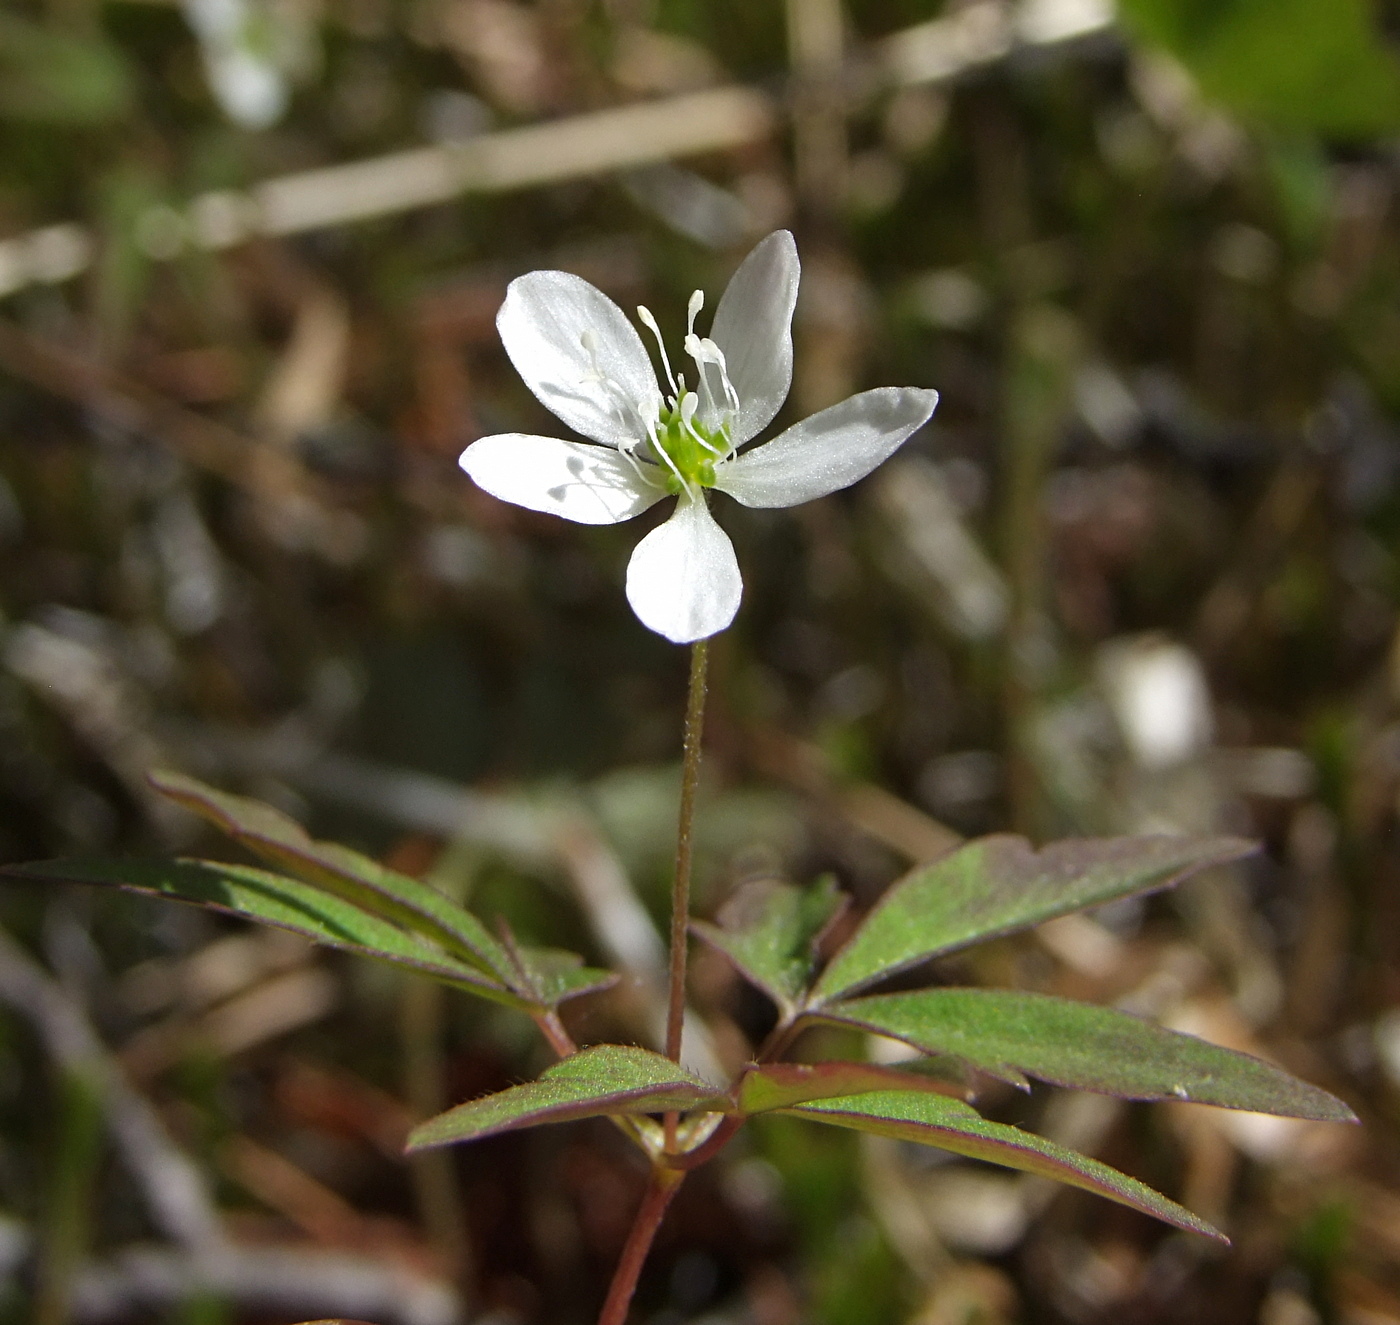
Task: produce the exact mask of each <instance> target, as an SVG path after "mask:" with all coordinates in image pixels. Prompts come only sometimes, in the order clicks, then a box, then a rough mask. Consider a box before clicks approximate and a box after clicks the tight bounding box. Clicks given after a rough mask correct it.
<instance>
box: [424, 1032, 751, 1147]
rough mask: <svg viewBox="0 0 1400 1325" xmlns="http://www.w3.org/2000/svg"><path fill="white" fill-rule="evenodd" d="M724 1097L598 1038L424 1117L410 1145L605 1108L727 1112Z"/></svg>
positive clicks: (653, 1057)
mask: <svg viewBox="0 0 1400 1325" xmlns="http://www.w3.org/2000/svg"><path fill="white" fill-rule="evenodd" d="M733 1108H734V1104H733V1102H732V1101H731V1100H730V1099H729V1097H728V1096H727V1095H726V1094H725V1093H724V1092H723V1091H720V1090H717V1089H716V1088H715V1087H713V1086H710V1085H708V1084H706V1083H705V1082H704V1081H702V1080H701V1079H700V1078H699V1077H697V1076H695V1075H694V1074H693V1073H690V1072H687V1071H686V1070H685V1069H684V1068H683V1067H681V1066H679V1065H678V1064H676V1063H674V1062H672V1061H671V1059H669V1058H665V1057H663V1056H662V1055H661V1054H657V1053H652V1052H651V1050H649V1049H635V1048H631V1047H629V1046H627V1045H620V1044H600V1045H595V1046H594V1047H593V1048H591V1049H584V1050H582V1051H581V1052H579V1053H576V1054H573V1055H571V1056H570V1057H568V1058H565V1059H563V1060H562V1061H561V1062H558V1063H555V1064H554V1066H553V1067H551V1068H549V1069H547V1070H546V1071H545V1073H544V1075H543V1076H541V1077H540V1079H539V1080H538V1081H531V1082H529V1083H528V1084H526V1085H523V1086H512V1087H511V1088H510V1089H509V1090H502V1091H498V1092H497V1093H496V1094H494V1095H487V1096H485V1097H483V1098H482V1099H479V1100H472V1101H470V1102H469V1103H467V1104H459V1105H458V1106H457V1107H456V1108H455V1109H449V1110H448V1111H447V1112H446V1113H441V1114H439V1115H438V1116H437V1117H436V1118H430V1119H429V1120H428V1121H427V1122H425V1123H421V1124H419V1126H417V1127H415V1128H414V1129H413V1131H412V1132H410V1133H409V1137H408V1145H407V1146H406V1147H405V1149H407V1150H409V1151H415V1150H427V1149H428V1148H429V1147H432V1146H445V1145H451V1144H453V1143H454V1142H457V1141H476V1140H479V1139H480V1138H481V1137H484V1136H495V1135H496V1134H497V1133H499V1132H511V1131H515V1130H516V1129H518V1128H521V1127H536V1126H538V1125H540V1124H541V1123H562V1122H569V1121H570V1120H572V1119H575V1118H596V1117H601V1116H603V1115H607V1114H639V1113H665V1112H668V1111H671V1110H674V1111H676V1112H681V1113H684V1112H688V1111H690V1110H694V1109H703V1110H705V1111H706V1112H709V1113H729V1112H732V1111H733Z"/></svg>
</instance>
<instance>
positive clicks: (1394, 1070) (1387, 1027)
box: [1371, 1008, 1400, 1088]
mask: <svg viewBox="0 0 1400 1325" xmlns="http://www.w3.org/2000/svg"><path fill="white" fill-rule="evenodd" d="M1371 1039H1372V1040H1373V1042H1374V1043H1375V1046H1376V1057H1377V1058H1378V1059H1379V1060H1380V1065H1381V1070H1382V1071H1383V1072H1384V1073H1385V1074H1386V1076H1387V1077H1388V1078H1389V1079H1390V1081H1391V1083H1392V1084H1393V1085H1395V1086H1396V1087H1397V1088H1400V1008H1391V1010H1390V1011H1389V1012H1384V1013H1382V1014H1381V1015H1380V1016H1379V1017H1377V1018H1376V1024H1375V1028H1374V1029H1373V1030H1372V1032H1371Z"/></svg>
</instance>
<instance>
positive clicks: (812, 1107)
mask: <svg viewBox="0 0 1400 1325" xmlns="http://www.w3.org/2000/svg"><path fill="white" fill-rule="evenodd" d="M784 1112H785V1113H788V1114H790V1115H791V1116H793V1117H795V1118H809V1119H811V1120H812V1121H813V1122H819V1123H831V1124H832V1125H834V1126H836V1127H849V1128H852V1129H854V1130H855V1131H858V1132H870V1133H873V1134H874V1135H876V1136H889V1137H894V1138H895V1139H896V1140H899V1141H916V1142H918V1143H919V1144H921V1145H926V1146H937V1147H938V1148H939V1149H941V1150H951V1151H952V1152H953V1153H954V1154H958V1155H967V1156H969V1157H970V1158H972V1159H981V1160H986V1161H988V1162H989V1163H992V1164H1001V1165H1003V1166H1005V1167H1006V1168H1011V1169H1021V1170H1023V1171H1024V1172H1026V1173H1034V1174H1036V1175H1037V1176H1039V1177H1042V1178H1053V1179H1054V1180H1055V1181H1056V1182H1063V1183H1068V1184H1069V1185H1070V1186H1071V1187H1082V1188H1083V1189H1084V1190H1085V1191H1089V1192H1096V1193H1097V1194H1098V1195H1100V1196H1106V1197H1108V1199H1109V1200H1110V1201H1117V1202H1118V1203H1119V1204H1121V1205H1126V1206H1131V1207H1132V1208H1133V1209H1134V1210H1141V1211H1142V1212H1143V1213H1144V1214H1149V1215H1153V1216H1155V1217H1156V1218H1157V1219H1162V1220H1165V1221H1166V1222H1167V1223H1169V1224H1175V1225H1176V1226H1177V1228H1184V1229H1189V1230H1190V1231H1191V1232H1193V1233H1204V1234H1205V1235H1206V1236H1207V1237H1212V1238H1219V1239H1220V1240H1221V1241H1222V1242H1227V1241H1228V1240H1229V1239H1227V1238H1226V1237H1225V1235H1224V1234H1223V1233H1221V1232H1220V1231H1219V1230H1217V1229H1215V1228H1212V1227H1211V1226H1210V1225H1209V1224H1207V1223H1206V1222H1205V1220H1203V1219H1198V1218H1197V1217H1196V1216H1195V1215H1193V1214H1192V1213H1191V1212H1190V1211H1189V1210H1187V1209H1185V1208H1183V1207H1182V1206H1179V1205H1177V1203H1176V1202H1175V1201H1170V1200H1168V1199H1167V1198H1166V1197H1165V1196H1163V1195H1162V1194H1161V1193H1160V1192H1154V1191H1153V1190H1152V1188H1151V1187H1148V1186H1146V1185H1145V1184H1143V1183H1141V1182H1138V1181H1137V1179H1136V1178H1130V1177H1128V1176H1127V1174H1125V1173H1119V1172H1118V1170H1117V1169H1111V1168H1109V1166H1108V1165H1107V1164H1101V1163H1100V1162H1099V1161H1098V1160H1096V1159H1090V1158H1089V1157H1088V1156H1087V1155H1081V1154H1079V1153H1078V1152H1076V1151H1073V1150H1067V1149H1065V1147H1064V1146H1059V1145H1056V1144H1055V1143H1054V1142H1053V1141H1047V1140H1045V1139H1044V1138H1043V1137H1039V1136H1036V1135H1035V1134H1034V1133H1032V1132H1023V1131H1022V1130H1021V1129H1020V1128H1019V1127H1008V1126H1006V1125H1005V1124H1004V1123H993V1122H988V1121H987V1120H986V1119H985V1118H983V1117H982V1116H981V1115H980V1114H979V1113H978V1112H977V1111H976V1110H975V1109H973V1108H972V1107H971V1106H970V1105H967V1104H964V1103H963V1102H962V1101H961V1100H952V1099H947V1098H946V1097H944V1096H942V1095H932V1094H912V1093H909V1092H894V1091H888V1092H884V1093H877V1094H869V1095H852V1096H847V1097H845V1098H843V1099H832V1100H823V1101H821V1102H820V1103H813V1104H803V1105H800V1106H798V1107H796V1108H793V1109H786V1110H784Z"/></svg>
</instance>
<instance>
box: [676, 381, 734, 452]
mask: <svg viewBox="0 0 1400 1325" xmlns="http://www.w3.org/2000/svg"><path fill="white" fill-rule="evenodd" d="M699 408H700V397H699V396H697V395H694V394H693V393H692V394H691V395H688V396H686V397H685V398H684V399H683V400H682V401H681V427H683V428H684V429H685V430H686V432H688V433H689V434H690V435H691V436H692V437H693V438H695V440H696V441H697V442H699V443H700V445H701V446H703V447H704V448H705V450H707V451H708V452H709V453H710V454H711V455H717V456H724V455H727V454H728V452H727V451H721V450H720V448H719V447H717V446H716V445H715V444H714V443H713V442H712V441H710V439H709V438H708V437H705V436H704V435H703V434H702V433H701V432H700V431H699V430H698V429H697V428H696V426H695V424H694V422H692V420H693V419H694V418H695V411H696V410H697V409H699Z"/></svg>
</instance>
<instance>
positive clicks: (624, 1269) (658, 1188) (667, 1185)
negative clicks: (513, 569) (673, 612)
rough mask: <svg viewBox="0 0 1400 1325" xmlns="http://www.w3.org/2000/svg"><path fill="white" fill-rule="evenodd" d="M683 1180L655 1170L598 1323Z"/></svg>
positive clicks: (617, 1301) (604, 1324) (605, 1318)
mask: <svg viewBox="0 0 1400 1325" xmlns="http://www.w3.org/2000/svg"><path fill="white" fill-rule="evenodd" d="M702 644H703V641H702ZM702 666H703V664H702ZM702 689H703V686H702ZM684 1181H685V1174H684V1173H682V1172H680V1171H679V1170H678V1169H670V1168H662V1167H660V1166H657V1167H654V1168H653V1169H652V1171H651V1181H650V1182H648V1183H647V1190H646V1195H645V1196H643V1197H642V1204H641V1206H640V1208H639V1209H638V1210H637V1217H636V1219H634V1220H633V1221H632V1231H631V1232H630V1233H629V1234H628V1235H627V1245H626V1246H625V1247H623V1249H622V1259H621V1260H619V1261H618V1263H617V1269H616V1270H614V1271H613V1280H612V1283H611V1284H610V1285H609V1286H608V1297H607V1301H606V1302H604V1303H603V1311H602V1314H601V1315H600V1316H599V1317H598V1325H626V1320H627V1309H628V1308H629V1307H630V1306H631V1305H632V1294H633V1293H635V1292H636V1291H637V1278H638V1276H639V1275H640V1274H641V1272H642V1265H643V1264H644V1263H645V1261H646V1258H647V1253H648V1252H649V1251H651V1244H652V1242H653V1240H654V1239H655V1237H656V1230H657V1229H658V1228H660V1227H661V1220H662V1217H663V1216H664V1215H665V1213H666V1207H667V1206H668V1205H670V1204H671V1198H672V1197H673V1196H674V1195H675V1194H676V1191H677V1189H678V1188H679V1187H680V1185H681V1183H682V1182H684Z"/></svg>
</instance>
